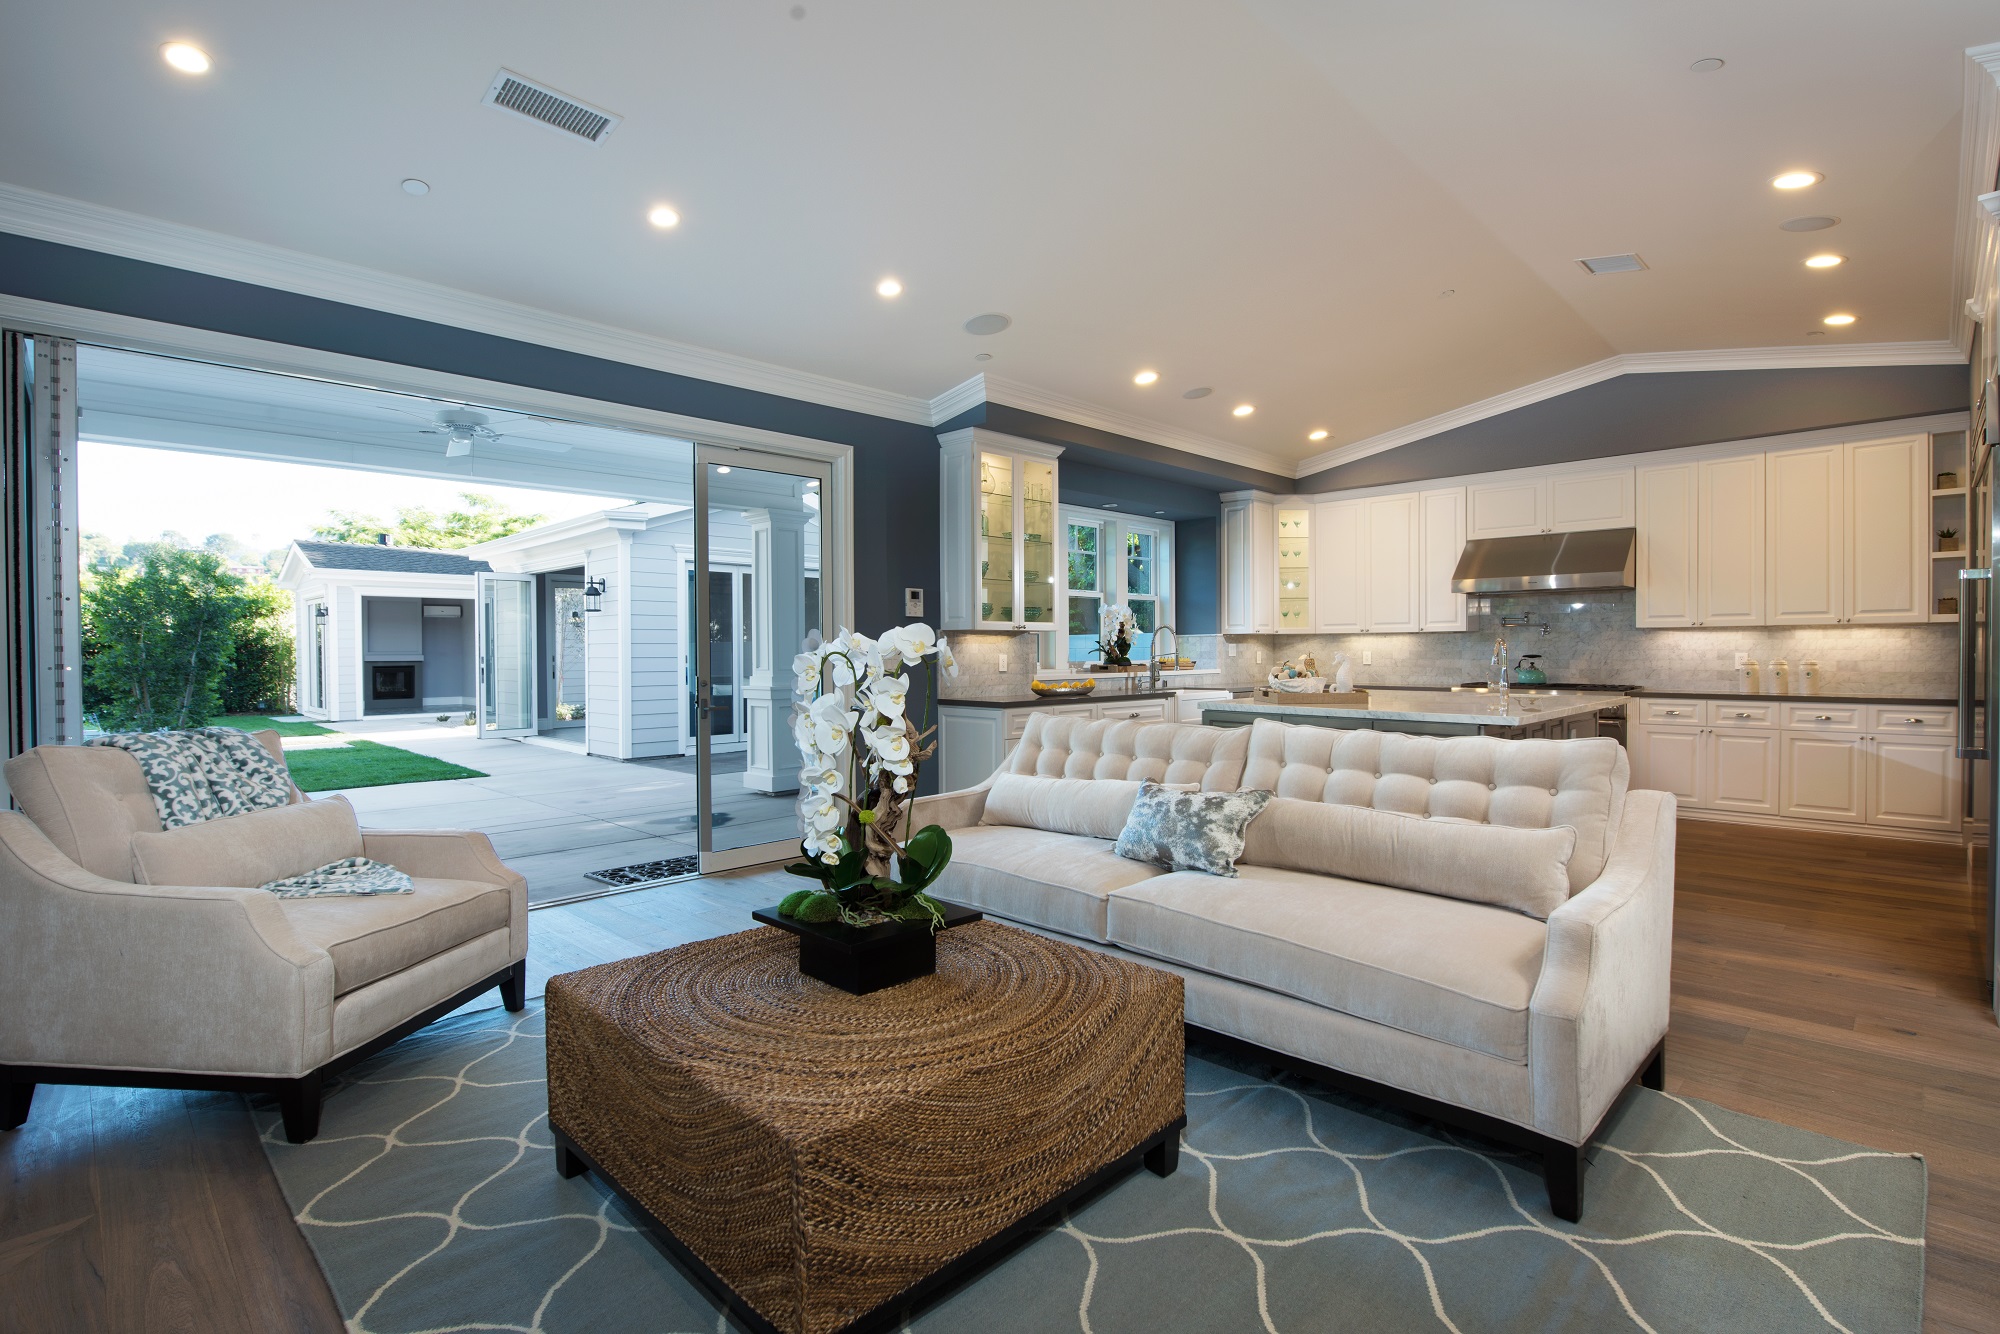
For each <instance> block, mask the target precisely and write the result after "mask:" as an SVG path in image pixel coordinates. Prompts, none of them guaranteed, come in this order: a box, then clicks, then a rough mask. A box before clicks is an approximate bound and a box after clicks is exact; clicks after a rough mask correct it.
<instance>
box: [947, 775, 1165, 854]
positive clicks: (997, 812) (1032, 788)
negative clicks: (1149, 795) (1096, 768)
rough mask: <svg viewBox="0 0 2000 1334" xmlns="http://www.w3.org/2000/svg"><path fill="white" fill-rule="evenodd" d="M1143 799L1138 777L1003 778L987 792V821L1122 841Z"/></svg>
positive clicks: (994, 783) (1010, 776)
mask: <svg viewBox="0 0 2000 1334" xmlns="http://www.w3.org/2000/svg"><path fill="white" fill-rule="evenodd" d="M1138 796H1139V782H1138V780H1137V779H1130V778H1048V777H1043V776H1038V775H1035V774H1001V775H999V776H998V777H996V778H995V779H994V780H993V786H992V787H990V788H988V789H987V791H986V818H985V822H986V823H987V824H1011V825H1020V826H1022V827H1024V828H1027V829H1046V830H1048V831H1049V832H1050V833H1052V834H1083V835H1086V836H1088V837H1090V838H1117V837H1118V834H1119V831H1120V830H1122V829H1124V828H1125V820H1126V817H1128V816H1130V815H1131V814H1132V803H1133V802H1134V801H1135V800H1137V799H1138Z"/></svg>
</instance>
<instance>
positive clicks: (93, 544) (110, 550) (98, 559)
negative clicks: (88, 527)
mask: <svg viewBox="0 0 2000 1334" xmlns="http://www.w3.org/2000/svg"><path fill="white" fill-rule="evenodd" d="M77 551H78V554H79V555H80V556H82V558H83V568H84V569H86V570H87V569H89V568H90V567H91V566H93V565H116V564H117V563H118V562H119V560H120V559H122V558H123V555H124V553H123V552H122V551H121V550H120V549H119V546H118V544H117V543H116V542H113V541H112V540H111V539H110V538H108V537H106V536H105V535H104V534H103V533H85V534H84V535H83V536H82V537H81V538H79V539H78V541H77Z"/></svg>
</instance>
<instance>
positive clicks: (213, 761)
mask: <svg viewBox="0 0 2000 1334" xmlns="http://www.w3.org/2000/svg"><path fill="white" fill-rule="evenodd" d="M87 744H89V745H93V746H116V747H117V748H118V749H120V750H123V751H126V752H128V753H130V754H131V756H132V758H134V759H136V760H137V761H139V770H140V772H141V773H143V774H145V776H146V786H147V787H148V788H149V789H151V791H152V793H153V807H154V809H155V810H157V811H158V812H159V816H160V827H161V828H162V829H178V828H179V827H180V826H182V825H187V824H198V823H200V822H201V821H203V820H213V819H216V818H218V817H220V816H224V815H243V814H246V813H248V812H250V811H261V810H264V809H266V808H267V807H271V806H283V805H286V804H288V803H289V802H290V801H291V799H292V776H291V772H290V771H289V770H288V769H286V768H285V765H284V762H283V761H282V760H279V759H278V758H277V757H276V756H274V755H272V754H271V752H270V751H268V750H266V749H264V743H263V742H261V741H259V740H258V739H257V738H256V737H254V736H251V735H250V734H249V733H248V732H245V731H242V730H240V729H238V728H234V727H195V728H190V729H188V730H186V731H182V732H112V733H110V734H108V735H106V736H100V737H92V738H91V739H90V741H89V742H88V743H87Z"/></svg>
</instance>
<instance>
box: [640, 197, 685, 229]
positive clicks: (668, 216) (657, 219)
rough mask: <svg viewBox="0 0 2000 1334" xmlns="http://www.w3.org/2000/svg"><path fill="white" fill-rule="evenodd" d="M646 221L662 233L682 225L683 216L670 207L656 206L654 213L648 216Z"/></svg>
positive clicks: (654, 206)
mask: <svg viewBox="0 0 2000 1334" xmlns="http://www.w3.org/2000/svg"><path fill="white" fill-rule="evenodd" d="M646 221H647V222H650V223H652V224H653V225H654V226H655V227H658V228H659V229H660V230H661V231H666V230H667V229H668V228H670V227H678V226H680V225H681V215H680V213H679V212H678V211H677V210H676V209H674V208H673V207H672V206H670V205H667V204H655V205H653V208H652V211H651V212H649V213H647V214H646Z"/></svg>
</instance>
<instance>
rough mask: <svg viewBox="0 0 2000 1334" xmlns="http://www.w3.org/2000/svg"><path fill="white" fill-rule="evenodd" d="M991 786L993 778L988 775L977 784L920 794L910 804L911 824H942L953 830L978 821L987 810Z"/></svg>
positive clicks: (917, 827)
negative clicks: (930, 793) (931, 793)
mask: <svg viewBox="0 0 2000 1334" xmlns="http://www.w3.org/2000/svg"><path fill="white" fill-rule="evenodd" d="M992 786H993V780H992V779H990V778H989V779H987V780H986V781H985V782H984V783H981V784H980V785H979V786H978V787H968V788H962V789H960V790H959V791H957V792H939V793H937V794H935V795H934V796H929V797H918V798H917V799H916V801H914V802H912V803H911V805H910V828H912V829H921V828H923V827H924V826H925V825H927V824H940V825H943V826H944V827H945V828H946V829H947V830H951V829H964V828H965V827H967V826H968V825H976V824H978V823H979V821H980V820H981V819H982V818H983V817H984V816H985V814H986V793H987V791H988V790H989V789H990V788H991V787H992Z"/></svg>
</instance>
